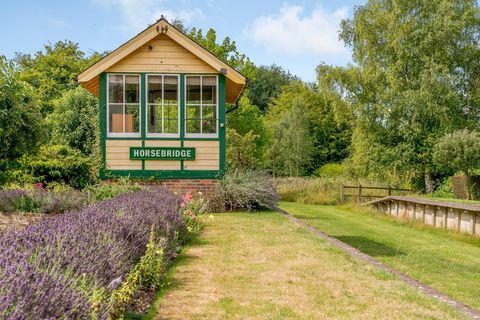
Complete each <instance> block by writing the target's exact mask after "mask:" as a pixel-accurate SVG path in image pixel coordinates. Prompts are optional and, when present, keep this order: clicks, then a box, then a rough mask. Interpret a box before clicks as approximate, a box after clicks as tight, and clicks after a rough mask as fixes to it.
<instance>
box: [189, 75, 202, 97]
mask: <svg viewBox="0 0 480 320" xmlns="http://www.w3.org/2000/svg"><path fill="white" fill-rule="evenodd" d="M187 103H195V104H199V103H200V77H192V76H188V77H187Z"/></svg>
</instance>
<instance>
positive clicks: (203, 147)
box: [183, 141, 220, 170]
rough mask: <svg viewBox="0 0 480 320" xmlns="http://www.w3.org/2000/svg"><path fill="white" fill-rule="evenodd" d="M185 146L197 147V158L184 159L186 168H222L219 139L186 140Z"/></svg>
mask: <svg viewBox="0 0 480 320" xmlns="http://www.w3.org/2000/svg"><path fill="white" fill-rule="evenodd" d="M183 145H184V147H185V148H195V160H194V161H184V169H185V170H220V142H219V141H184V143H183Z"/></svg>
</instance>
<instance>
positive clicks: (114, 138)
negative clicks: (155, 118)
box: [106, 137, 220, 141]
mask: <svg viewBox="0 0 480 320" xmlns="http://www.w3.org/2000/svg"><path fill="white" fill-rule="evenodd" d="M140 139H142V137H125V138H120V137H107V138H106V140H140ZM143 140H145V141H148V140H164V141H182V140H183V141H218V140H220V138H183V139H180V138H153V137H150V138H145V139H143Z"/></svg>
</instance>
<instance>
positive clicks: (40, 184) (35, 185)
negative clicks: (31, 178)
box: [33, 182, 43, 189]
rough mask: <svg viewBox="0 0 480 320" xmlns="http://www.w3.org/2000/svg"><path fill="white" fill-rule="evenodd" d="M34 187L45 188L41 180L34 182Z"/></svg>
mask: <svg viewBox="0 0 480 320" xmlns="http://www.w3.org/2000/svg"><path fill="white" fill-rule="evenodd" d="M33 187H34V188H35V189H42V188H43V183H41V182H39V183H34V184H33Z"/></svg>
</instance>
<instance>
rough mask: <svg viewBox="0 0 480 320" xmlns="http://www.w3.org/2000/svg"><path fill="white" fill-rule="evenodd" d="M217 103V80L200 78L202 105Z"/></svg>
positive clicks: (214, 78)
mask: <svg viewBox="0 0 480 320" xmlns="http://www.w3.org/2000/svg"><path fill="white" fill-rule="evenodd" d="M216 102H217V78H216V77H203V78H202V103H211V104H214V103H216Z"/></svg>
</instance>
